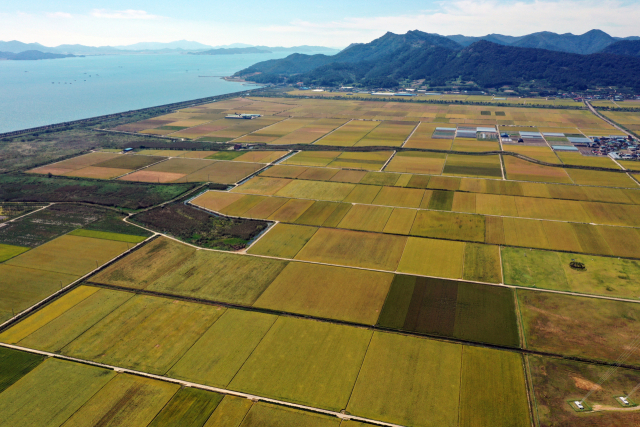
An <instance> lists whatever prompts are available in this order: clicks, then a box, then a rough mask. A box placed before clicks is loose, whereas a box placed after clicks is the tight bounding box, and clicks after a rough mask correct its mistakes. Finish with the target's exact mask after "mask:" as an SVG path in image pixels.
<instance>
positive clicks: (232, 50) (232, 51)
mask: <svg viewBox="0 0 640 427" xmlns="http://www.w3.org/2000/svg"><path fill="white" fill-rule="evenodd" d="M252 53H271V51H270V50H265V49H258V48H257V47H229V48H223V49H210V50H202V51H198V52H189V54H190V55H242V54H244V55H246V54H252Z"/></svg>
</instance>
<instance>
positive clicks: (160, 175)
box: [118, 169, 186, 183]
mask: <svg viewBox="0 0 640 427" xmlns="http://www.w3.org/2000/svg"><path fill="white" fill-rule="evenodd" d="M185 176H186V175H185V174H183V173H171V172H154V171H149V170H146V169H145V170H141V171H138V172H134V173H131V174H129V175H125V176H123V177H122V178H118V179H119V180H122V181H135V182H157V183H165V182H174V181H177V180H179V179H181V178H184V177H185Z"/></svg>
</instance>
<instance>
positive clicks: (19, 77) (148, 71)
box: [0, 53, 287, 133]
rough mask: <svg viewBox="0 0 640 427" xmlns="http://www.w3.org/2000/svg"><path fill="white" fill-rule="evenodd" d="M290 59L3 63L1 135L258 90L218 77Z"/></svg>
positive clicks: (169, 57) (164, 57)
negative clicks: (122, 112)
mask: <svg viewBox="0 0 640 427" xmlns="http://www.w3.org/2000/svg"><path fill="white" fill-rule="evenodd" d="M286 55H287V53H268V54H242V55H215V56H214V55H188V54H155V55H104V56H87V57H84V58H63V59H47V60H40V61H0V133H1V132H10V131H14V130H20V129H26V128H32V127H36V126H43V125H49V124H54V123H60V122H66V121H70V120H79V119H85V118H88V117H94V116H100V115H103V114H112V113H117V112H121V111H127V110H135V109H138V108H146V107H153V106H155V105H162V104H169V103H172V102H180V101H187V100H190V99H196V98H204V97H208V96H214V95H221V94H225V93H231V92H238V91H242V90H246V89H250V88H255V87H256V86H255V85H251V84H247V83H245V84H243V83H237V82H228V81H225V80H222V79H221V78H219V77H220V76H230V75H231V74H233V73H235V72H236V71H239V70H241V69H243V68H246V67H248V66H250V65H252V64H254V63H256V62H259V61H265V60H267V59H276V58H282V57H284V56H286Z"/></svg>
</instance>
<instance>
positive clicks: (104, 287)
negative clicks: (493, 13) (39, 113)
mask: <svg viewBox="0 0 640 427" xmlns="http://www.w3.org/2000/svg"><path fill="white" fill-rule="evenodd" d="M290 95H293V96H287V97H264V96H260V97H243V98H236V99H228V100H224V101H220V102H214V103H210V104H204V105H197V106H193V107H190V108H185V109H182V110H177V111H172V112H169V113H168V114H165V115H163V116H160V117H155V118H150V119H147V120H144V121H140V122H135V123H129V124H122V125H120V126H118V127H117V128H116V130H118V131H121V132H130V133H142V134H146V135H150V136H153V135H156V136H164V137H167V138H166V139H163V140H162V141H163V146H160V148H154V149H136V150H134V151H135V152H134V153H127V154H123V153H120V152H119V151H118V150H109V151H96V152H90V153H84V154H82V155H79V156H77V157H73V158H68V159H63V160H61V161H58V162H56V163H51V164H46V165H41V166H38V167H36V168H34V169H31V170H28V171H26V172H27V173H28V174H38V175H40V176H41V178H40V181H38V182H40V183H41V184H40V185H45V186H46V185H48V184H46V183H47V182H48V180H50V179H51V178H49V176H50V175H51V176H52V175H64V176H66V177H68V178H67V179H68V180H69V181H70V182H71V183H78V185H80V184H81V183H83V182H89V180H96V179H101V180H118V181H136V182H138V183H139V184H136V185H137V186H138V185H139V186H149V185H151V184H155V185H156V186H163V185H165V184H166V185H168V186H170V184H171V183H184V182H193V183H195V182H197V183H202V184H203V185H202V187H200V188H199V189H198V190H197V191H194V192H193V193H191V194H190V195H189V196H181V197H182V198H181V199H179V200H178V201H177V202H175V203H178V202H179V203H185V204H186V205H189V206H190V207H189V209H192V210H195V209H200V210H201V211H206V212H207V213H208V215H215V216H221V217H231V218H234V220H233V221H237V224H238V227H242V224H243V221H245V219H251V220H260V221H266V222H267V223H268V225H265V227H264V231H263V232H262V233H260V234H256V235H255V237H253V240H251V241H249V239H247V243H246V245H245V246H243V247H242V248H241V249H236V247H233V246H229V248H230V249H229V250H225V251H223V250H218V249H211V248H206V247H200V246H198V244H197V243H195V244H194V243H193V242H198V241H199V239H201V237H202V236H199V234H198V233H202V231H200V230H201V228H199V229H198V231H197V232H193V233H194V235H193V236H189V235H184V236H182V235H181V237H180V238H176V237H174V236H172V235H163V234H162V233H156V232H151V231H149V230H146V229H144V228H141V227H140V226H138V225H136V224H135V223H133V221H131V222H125V221H124V219H125V218H126V217H127V215H128V214H129V213H130V211H129V210H126V211H125V210H124V209H121V208H119V207H118V205H115V206H114V207H113V208H112V209H108V210H107V209H104V208H98V207H95V206H92V205H88V204H70V203H66V200H54V203H53V204H52V205H51V206H47V205H44V204H33V205H32V204H30V200H29V199H28V198H25V199H24V201H22V199H21V202H20V203H24V206H22V205H21V206H20V207H19V208H16V209H13V208H10V207H8V208H7V209H6V211H5V208H4V205H0V207H1V210H0V294H1V295H2V297H1V298H0V414H2V416H0V426H2V427H3V426H11V427H13V426H32V425H38V426H40V425H43V426H56V427H57V426H76V425H77V426H80V425H82V426H85V425H114V426H119V425H122V426H125V425H126V426H141V427H146V426H149V427H160V426H184V425H189V426H198V427H202V426H206V427H212V426H221V425H222V426H234V427H253V426H260V427H262V426H274V427H275V426H279V427H289V426H291V427H298V426H303V425H304V426H312V427H315V426H317V427H325V426H326V427H329V426H335V427H350V426H353V427H364V426H370V425H375V424H376V423H381V422H382V423H392V424H396V425H400V426H406V427H440V426H464V427H481V426H482V427H484V426H496V427H511V426H517V427H520V426H522V427H525V426H539V427H543V426H544V427H547V426H548V427H551V426H567V427H568V426H575V425H585V426H594V427H595V426H603V427H604V426H607V427H610V426H627V425H636V424H637V423H638V422H640V418H639V417H640V415H638V414H640V412H638V409H637V408H640V406H635V405H636V403H637V402H640V398H635V393H636V390H634V389H635V388H636V385H637V383H638V381H640V376H639V375H638V370H639V369H640V350H638V348H639V347H640V345H638V339H637V338H638V333H637V331H638V327H639V324H638V322H639V321H640V305H638V304H640V287H639V285H638V284H637V282H638V280H637V277H638V275H639V274H640V187H639V184H638V183H637V181H636V180H635V179H634V177H633V176H632V174H631V173H629V174H628V173H627V171H624V170H622V169H621V168H620V167H619V166H618V165H617V164H616V163H615V162H613V161H612V160H611V159H609V158H608V157H601V156H592V155H583V154H581V153H580V152H575V151H573V152H568V151H563V150H554V149H552V147H551V146H552V145H565V146H569V145H571V144H572V143H571V142H570V141H569V138H568V137H572V136H576V137H578V136H580V137H583V136H589V137H592V136H601V135H617V134H620V131H619V130H616V129H615V128H613V127H612V126H610V125H609V124H608V123H606V122H604V121H603V120H602V119H600V118H599V117H597V116H595V115H593V114H592V113H591V112H590V111H588V110H586V109H584V108H582V105H583V104H580V103H574V102H573V101H571V100H555V99H539V98H505V99H495V98H494V97H491V96H479V95H478V96H469V95H465V94H443V95H441V94H438V95H428V96H427V95H419V96H416V97H411V98H407V99H403V100H398V99H395V98H393V97H392V96H391V95H376V96H374V95H368V94H358V93H356V94H355V95H353V96H352V97H353V99H328V98H330V97H334V96H336V95H340V96H343V97H346V96H347V95H346V94H344V93H339V94H336V93H335V92H333V93H329V92H309V91H293V92H290ZM322 97H324V98H325V99H322ZM430 100H433V101H437V103H435V102H434V103H429V102H428V101H430ZM420 101H427V102H420ZM447 102H450V103H449V104H448V103H447ZM468 102H483V103H486V105H472V104H468ZM497 104H509V106H505V105H497ZM597 105H599V106H602V107H606V106H608V107H610V108H612V110H611V111H609V110H607V111H603V113H604V114H606V115H607V116H608V117H610V118H611V119H613V120H614V121H616V122H617V123H619V124H621V125H623V126H624V127H626V128H627V129H630V130H634V128H633V126H634V123H635V122H634V120H635V116H634V113H629V112H622V111H615V110H613V108H614V107H615V105H613V103H611V105H608V104H607V105H605V104H602V105H600V104H597ZM554 106H557V107H570V108H568V109H567V108H557V109H554V108H553V107H554ZM576 107H577V108H576ZM233 113H248V114H259V115H260V117H256V118H254V119H250V120H244V119H228V118H225V117H226V116H227V115H229V114H233ZM527 132H530V133H527ZM504 134H507V135H509V138H507V137H505V136H500V135H504ZM520 137H523V139H524V142H523V143H517V142H516V141H517V139H519V138H520ZM180 138H183V139H185V140H190V141H189V142H188V144H187V143H185V144H182V145H179V144H178V143H177V142H178V140H179V139H180ZM516 138H517V139H516ZM509 139H510V141H509ZM172 141H174V142H176V144H175V145H172V144H174V142H172ZM199 142H200V143H201V145H202V146H201V147H200V149H198V150H190V149H186V148H184V147H189V146H195V145H196V144H199ZM216 143H220V144H216ZM225 143H228V144H229V145H223V144H225ZM245 144H246V145H245ZM165 145H166V146H165ZM237 145H240V146H241V149H237V148H238V146H237ZM247 145H249V146H254V145H255V146H258V147H247ZM198 146H199V145H198ZM153 147H158V145H153ZM234 148H236V149H234ZM488 152H490V153H488ZM516 155H517V156H516ZM540 162H541V163H540ZM622 164H623V166H624V167H627V168H629V169H630V170H634V166H633V164H634V163H633V162H626V163H622ZM592 167H596V168H610V169H613V170H619V171H620V172H615V171H600V170H592V169H590V168H592ZM21 176H23V177H26V178H28V176H29V175H21ZM31 176H32V178H31V179H33V175H31ZM26 178H25V179H26ZM55 179H60V178H55ZM207 183H213V184H223V185H211V186H209V185H207ZM34 185H35V184H34ZM225 187H226V189H225ZM194 188H195V186H194ZM27 190H28V189H27ZM27 190H25V191H27ZM7 191H9V190H4V189H3V188H0V197H5V195H6V194H5V193H7ZM12 191H14V190H10V192H12ZM11 194H12V193H11ZM11 194H9V195H8V196H7V197H9V196H11ZM127 197H129V196H127ZM131 197H134V195H132V196H131ZM10 200H11V199H10ZM200 213H201V214H202V215H207V214H206V213H204V212H200ZM21 215H24V216H21ZM234 223H235V222H234ZM212 224H213V225H211V226H212V227H216V225H215V224H216V222H212ZM203 226H204V225H203ZM187 234H188V233H187ZM180 239H185V241H181V240H180ZM230 245H231V243H230ZM78 362H83V363H78ZM92 363H98V364H102V365H100V366H97V365H92ZM617 365H620V367H616V366H617ZM148 375H154V376H148ZM620 396H628V398H629V401H630V402H631V405H629V407H627V408H623V405H622V404H621V403H620V402H621V401H620V400H617V399H616V398H618V397H620ZM265 399H269V400H268V401H267V400H265ZM576 400H578V401H583V403H584V405H585V407H586V408H587V409H586V410H585V411H577V410H576V406H575V403H571V402H575V401H576ZM296 405H302V407H300V406H296ZM350 417H354V418H353V419H348V418H350Z"/></svg>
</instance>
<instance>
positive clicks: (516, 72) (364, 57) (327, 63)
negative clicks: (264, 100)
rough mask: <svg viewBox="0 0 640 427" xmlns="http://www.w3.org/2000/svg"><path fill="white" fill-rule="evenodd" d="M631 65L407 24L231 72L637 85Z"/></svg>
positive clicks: (386, 82)
mask: <svg viewBox="0 0 640 427" xmlns="http://www.w3.org/2000/svg"><path fill="white" fill-rule="evenodd" d="M587 34H589V33H587ZM596 34H597V33H596ZM637 70H640V58H636V57H632V56H622V55H616V54H611V53H592V54H588V55H583V54H576V53H568V52H559V51H554V50H547V49H540V48H528V47H517V46H509V45H505V44H504V43H495V42H491V41H486V40H479V41H475V42H474V43H473V44H471V45H468V46H466V47H465V46H462V45H461V44H459V43H458V42H456V41H455V40H452V39H451V38H449V37H444V36H440V35H438V34H429V33H424V32H422V31H409V32H408V33H406V34H394V33H390V32H389V33H387V34H385V35H384V36H382V37H380V38H378V39H376V40H374V41H372V42H370V43H365V44H363V43H359V44H352V45H350V46H349V47H347V48H346V49H344V50H342V51H341V52H340V53H338V54H336V55H333V56H328V55H304V54H299V53H296V54H292V55H289V56H287V57H286V58H283V59H274V60H269V61H263V62H259V63H257V64H254V65H252V66H251V67H249V68H246V69H244V70H241V71H239V72H237V73H236V74H234V77H241V78H245V79H249V80H252V81H256V82H261V83H275V82H282V81H285V80H289V81H291V80H293V81H302V82H303V83H305V84H316V85H322V86H336V85H345V84H354V83H356V84H362V85H365V86H369V87H396V86H398V85H399V81H400V80H404V79H410V80H419V79H425V81H426V82H427V83H430V84H431V85H435V86H441V85H444V84H445V82H447V81H451V80H458V79H459V80H462V81H473V82H475V83H476V84H477V85H479V86H481V87H498V86H503V85H517V84H519V83H522V82H529V81H532V80H537V81H538V82H539V83H545V82H546V84H547V85H548V86H549V87H554V88H558V89H576V90H582V89H586V88H587V87H589V86H594V85H599V86H621V87H633V88H638V89H640V73H638V72H637Z"/></svg>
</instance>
